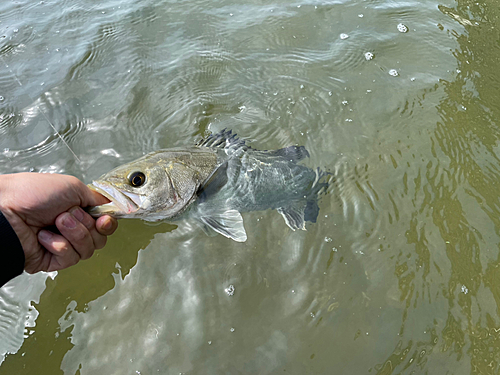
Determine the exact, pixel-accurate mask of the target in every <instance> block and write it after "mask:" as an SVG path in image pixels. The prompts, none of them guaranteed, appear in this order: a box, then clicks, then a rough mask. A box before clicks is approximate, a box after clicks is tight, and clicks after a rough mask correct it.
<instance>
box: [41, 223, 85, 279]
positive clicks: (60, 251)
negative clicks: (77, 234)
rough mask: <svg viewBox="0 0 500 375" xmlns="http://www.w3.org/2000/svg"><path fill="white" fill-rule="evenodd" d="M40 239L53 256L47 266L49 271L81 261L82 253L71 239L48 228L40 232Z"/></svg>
mask: <svg viewBox="0 0 500 375" xmlns="http://www.w3.org/2000/svg"><path fill="white" fill-rule="evenodd" d="M38 241H39V242H40V244H41V245H42V246H43V247H44V248H45V249H46V250H47V251H49V252H50V253H51V254H52V255H53V256H52V257H51V260H50V263H49V265H48V267H47V271H48V272H51V271H58V270H62V269H64V268H68V267H70V266H74V265H75V264H77V263H78V262H79V261H80V255H79V254H78V253H77V252H76V251H75V249H74V248H73V246H71V244H70V243H69V241H68V240H67V239H66V238H64V237H63V236H61V235H59V234H54V233H52V232H49V231H48V230H41V231H40V232H38Z"/></svg>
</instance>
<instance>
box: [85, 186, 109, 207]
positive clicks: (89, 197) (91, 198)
mask: <svg viewBox="0 0 500 375" xmlns="http://www.w3.org/2000/svg"><path fill="white" fill-rule="evenodd" d="M78 182H79V184H78V186H77V192H78V195H79V196H80V199H81V206H82V207H87V206H100V205H102V204H106V203H109V202H110V201H109V199H108V198H106V197H105V196H104V195H102V194H100V193H98V192H97V191H95V190H92V189H91V188H89V187H88V186H87V185H85V184H84V183H83V182H81V181H80V180H78Z"/></svg>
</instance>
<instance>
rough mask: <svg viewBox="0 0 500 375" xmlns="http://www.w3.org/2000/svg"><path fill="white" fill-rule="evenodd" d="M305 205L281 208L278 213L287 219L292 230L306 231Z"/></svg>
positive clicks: (286, 221)
mask: <svg viewBox="0 0 500 375" xmlns="http://www.w3.org/2000/svg"><path fill="white" fill-rule="evenodd" d="M304 208H305V207H304V205H297V206H289V207H280V208H278V210H277V211H278V212H279V213H280V214H281V215H282V216H283V218H284V219H285V223H286V225H288V226H289V227H290V228H291V229H292V230H297V229H302V230H306V222H305V220H304Z"/></svg>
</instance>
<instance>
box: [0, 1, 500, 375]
mask: <svg viewBox="0 0 500 375" xmlns="http://www.w3.org/2000/svg"><path fill="white" fill-rule="evenodd" d="M499 5H500V4H499V3H498V2H496V1H493V0H487V1H482V2H467V1H458V2H455V1H447V2H435V1H430V0H429V1H422V2H416V1H389V0H379V1H330V2H328V1H326V2H319V1H318V2H314V1H305V2H287V1H275V2H261V1H252V0H248V1H245V2H231V1H223V0H221V1H203V0H191V1H184V2H182V1H173V0H168V1H152V0H143V1H102V2H95V1H89V0H85V1H82V0H79V1H76V0H66V1H63V0H53V1H50V0H49V1H41V2H34V1H29V0H24V1H11V0H4V1H2V2H1V3H0V96H1V98H0V173H8V172H12V171H27V170H34V171H43V172H49V171H50V172H64V173H69V174H73V175H75V176H78V177H79V178H81V179H83V180H84V181H85V182H90V181H91V179H92V178H96V177H98V176H99V175H100V174H101V173H103V172H106V171H108V170H109V169H111V168H112V167H114V166H116V165H119V164H121V163H124V162H126V161H129V160H132V159H134V158H136V157H138V156H141V155H142V154H143V153H146V152H149V151H152V150H155V149H158V148H164V147H172V146H181V145H189V144H192V143H193V142H195V141H196V140H198V139H199V138H200V137H201V136H202V135H203V134H206V133H207V132H208V131H211V132H217V131H219V130H221V129H223V128H225V127H227V128H230V129H233V131H235V132H236V133H238V134H239V135H240V136H241V137H243V138H245V139H248V140H249V141H250V142H251V144H252V145H253V146H255V147H257V148H261V149H275V148H279V147H284V146H288V145H291V144H300V145H304V146H306V148H307V149H308V150H309V152H310V154H311V157H310V158H309V159H308V160H307V161H306V163H307V165H308V166H310V167H314V168H315V167H321V168H324V169H326V170H329V171H330V172H332V173H334V174H335V177H336V180H335V183H334V184H333V186H332V187H331V188H330V189H329V191H328V193H327V194H326V195H324V196H323V197H322V199H321V201H320V209H321V211H320V216H319V219H318V222H317V224H314V225H310V226H308V230H307V232H302V231H300V232H292V231H291V230H290V229H289V228H288V227H287V226H286V225H285V223H284V221H283V220H282V218H281V216H280V215H279V214H278V213H277V212H275V211H265V212H252V213H246V214H244V215H243V217H244V220H245V227H246V229H247V233H248V237H249V239H248V241H247V242H246V243H235V242H233V241H231V240H228V239H226V238H224V237H222V236H216V237H207V236H206V235H205V234H204V233H203V232H202V231H201V230H200V229H198V228H195V227H190V226H189V225H187V224H184V223H179V226H178V227H175V226H172V225H168V224H161V225H159V226H148V225H146V224H144V223H142V222H140V221H133V220H131V221H122V222H121V223H120V228H119V230H118V231H117V233H116V234H115V235H114V236H113V237H111V238H110V240H109V243H108V245H107V246H106V248H105V249H103V250H101V251H99V252H98V254H97V255H96V256H94V257H93V258H92V259H91V260H88V261H85V262H82V263H80V264H79V265H77V266H76V267H73V268H71V269H68V270H64V271H61V272H59V274H57V275H55V274H52V275H50V276H51V277H48V276H47V275H44V274H38V275H35V276H31V277H30V276H27V275H24V276H23V277H20V278H18V279H16V280H15V281H14V282H12V283H11V284H9V285H7V286H6V287H4V288H2V290H1V291H0V354H2V355H1V356H0V361H1V358H3V355H4V354H5V353H8V354H7V355H6V356H5V359H4V360H3V362H1V365H0V374H2V375H3V374H9V375H10V374H51V375H52V374H59V373H63V374H71V375H73V374H81V375H83V374H154V373H159V374H179V373H182V374H412V373H415V374H497V373H499V372H500V316H499V306H500V259H499V243H500V193H499V187H500V159H499V156H500V149H499V147H498V144H499V138H500V127H499V125H498V122H499V121H500V104H499V103H500V92H499V87H500V82H499V81H500V80H499V78H498V70H499V69H500V60H499V58H498V56H499V55H500V46H499V40H500V38H499V37H500V35H499V30H500V29H499V27H500V21H499V15H500V7H499ZM405 31H406V32H405ZM54 129H55V130H57V132H58V133H59V134H60V135H61V137H62V139H61V138H60V137H58V135H57V134H56V131H55V130H54ZM65 142H66V143H67V144H68V145H69V147H70V148H71V150H72V151H73V152H74V153H75V155H73V154H72V151H70V150H69V148H68V147H66V145H65ZM231 286H232V288H234V294H233V295H231V294H232V293H231V292H232V288H231Z"/></svg>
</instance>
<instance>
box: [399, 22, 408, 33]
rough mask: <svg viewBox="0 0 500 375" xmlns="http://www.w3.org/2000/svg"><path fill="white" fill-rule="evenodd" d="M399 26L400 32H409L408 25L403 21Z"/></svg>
mask: <svg viewBox="0 0 500 375" xmlns="http://www.w3.org/2000/svg"><path fill="white" fill-rule="evenodd" d="M397 28H398V31H399V32H400V33H407V32H408V27H407V26H406V25H404V24H402V23H398V26H397Z"/></svg>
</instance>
